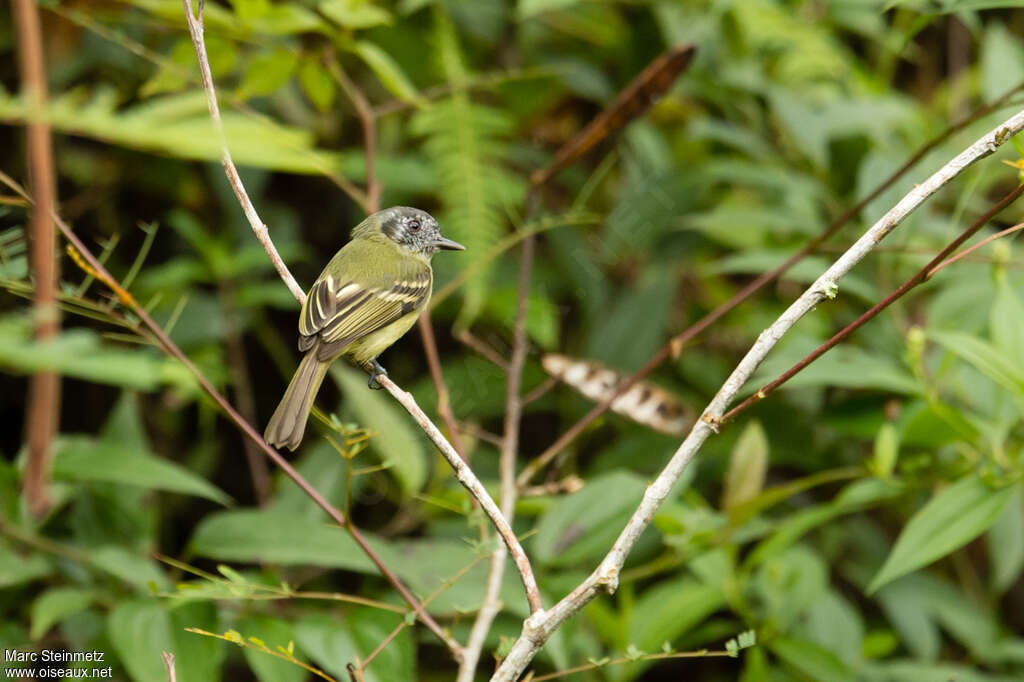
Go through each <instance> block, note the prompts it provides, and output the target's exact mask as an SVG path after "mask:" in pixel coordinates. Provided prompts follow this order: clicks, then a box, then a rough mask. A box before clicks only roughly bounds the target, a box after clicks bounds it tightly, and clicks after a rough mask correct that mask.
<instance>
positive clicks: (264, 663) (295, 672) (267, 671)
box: [236, 615, 309, 682]
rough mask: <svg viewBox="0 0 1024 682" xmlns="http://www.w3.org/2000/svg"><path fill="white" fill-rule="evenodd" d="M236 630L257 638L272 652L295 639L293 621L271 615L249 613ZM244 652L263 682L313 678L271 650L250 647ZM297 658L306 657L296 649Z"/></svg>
mask: <svg viewBox="0 0 1024 682" xmlns="http://www.w3.org/2000/svg"><path fill="white" fill-rule="evenodd" d="M236 629H237V630H238V631H239V632H240V633H241V634H242V636H243V637H244V638H246V639H247V640H248V639H249V638H250V637H255V638H256V639H258V640H260V641H261V642H263V644H265V645H266V647H267V648H268V649H270V650H272V651H277V650H278V649H277V647H279V646H280V647H285V648H287V647H288V643H289V642H291V641H293V640H294V638H295V635H294V634H293V626H292V624H291V623H290V622H288V621H286V620H281V619H279V618H272V617H270V616H263V615H257V616H249V617H248V618H246V619H244V620H242V621H241V622H239V623H238V626H237V628H236ZM242 653H243V654H244V655H245V660H246V662H247V663H248V664H249V667H250V668H251V669H252V671H253V673H254V674H255V675H256V679H258V680H259V681H260V682H304V681H305V680H306V679H307V678H308V677H309V673H307V672H306V671H305V670H304V669H303V668H302V667H300V666H298V665H296V664H295V663H292V662H290V661H284V660H281V659H280V658H277V657H276V656H271V655H270V654H268V653H264V652H262V651H258V650H256V649H251V648H249V647H246V648H244V649H242ZM295 657H296V658H298V659H300V660H302V655H301V652H296V653H295Z"/></svg>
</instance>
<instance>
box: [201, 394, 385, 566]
mask: <svg viewBox="0 0 1024 682" xmlns="http://www.w3.org/2000/svg"><path fill="white" fill-rule="evenodd" d="M363 390H366V387H365V386H363ZM370 544H371V545H374V548H375V549H378V550H381V549H383V550H384V551H386V549H387V548H386V547H382V544H383V543H381V542H379V541H376V540H372V539H371V540H370ZM189 546H190V548H191V550H192V551H193V552H195V553H196V554H201V555H203V556H207V557H211V558H213V559H218V560H221V561H246V562H255V563H274V564H284V565H287V566H291V565H313V566H327V567H330V568H343V569H346V570H350V571H357V572H359V573H376V572H377V569H376V567H375V566H374V565H373V563H372V562H371V561H370V560H369V559H368V558H366V555H365V554H364V553H363V551H362V550H361V549H360V548H359V546H358V545H357V544H356V543H355V541H354V540H353V539H352V538H351V536H350V535H349V534H348V532H346V531H345V530H344V529H342V528H339V527H337V526H329V525H325V524H323V523H317V522H315V521H310V520H308V519H306V518H305V517H303V516H301V515H296V514H285V513H281V512H275V511H260V510H251V509H245V510H239V511H228V512H220V513H217V514H210V515H208V516H206V518H204V519H203V521H202V522H201V523H200V524H199V527H198V528H196V531H195V533H194V534H193V535H192V540H191V542H190V543H189Z"/></svg>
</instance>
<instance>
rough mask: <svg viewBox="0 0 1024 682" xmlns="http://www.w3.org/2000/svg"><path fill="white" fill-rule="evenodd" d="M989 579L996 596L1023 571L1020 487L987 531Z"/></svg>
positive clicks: (1023, 495)
mask: <svg viewBox="0 0 1024 682" xmlns="http://www.w3.org/2000/svg"><path fill="white" fill-rule="evenodd" d="M986 539H987V541H988V542H987V544H988V558H989V567H990V574H989V577H990V580H991V583H992V587H993V589H994V590H995V591H996V592H997V593H1000V594H1001V593H1003V592H1005V591H1006V590H1007V589H1009V588H1010V587H1011V586H1012V585H1013V584H1014V583H1015V582H1017V580H1018V579H1019V578H1020V577H1021V571H1024V492H1022V490H1021V485H1020V484H1018V485H1016V486H1014V487H1013V493H1012V494H1011V495H1010V499H1009V501H1008V502H1007V503H1006V506H1005V507H1004V508H1003V511H1002V513H1001V514H999V516H998V517H997V518H996V520H995V523H993V524H992V527H991V528H989V531H988V536H987V538H986Z"/></svg>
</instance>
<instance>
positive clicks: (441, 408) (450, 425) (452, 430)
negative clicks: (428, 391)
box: [417, 310, 466, 460]
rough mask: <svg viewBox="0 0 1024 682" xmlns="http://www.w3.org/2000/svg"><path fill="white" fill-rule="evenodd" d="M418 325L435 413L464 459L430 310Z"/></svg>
mask: <svg viewBox="0 0 1024 682" xmlns="http://www.w3.org/2000/svg"><path fill="white" fill-rule="evenodd" d="M417 324H419V327H420V337H421V338H422V339H423V352H424V353H425V354H426V356H427V366H428V367H429V368H430V378H431V379H432V380H433V382H434V390H435V391H436V392H437V413H438V414H439V415H441V419H443V420H444V425H445V428H447V429H448V439H449V440H450V441H451V442H452V447H454V448H455V451H456V452H458V453H459V457H461V458H462V459H463V460H465V459H466V451H465V449H464V448H463V447H462V437H461V436H460V435H459V425H458V422H457V421H456V420H455V414H454V413H453V412H452V403H451V398H450V395H449V393H448V385H447V384H446V383H445V381H444V374H443V373H442V372H441V360H440V358H439V357H438V355H437V341H436V340H435V339H434V328H433V327H432V326H431V324H430V311H429V310H424V311H423V314H421V315H420V319H419V320H418V321H417Z"/></svg>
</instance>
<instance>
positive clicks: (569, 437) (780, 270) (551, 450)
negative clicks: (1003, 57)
mask: <svg viewBox="0 0 1024 682" xmlns="http://www.w3.org/2000/svg"><path fill="white" fill-rule="evenodd" d="M1022 89H1024V83H1019V84H1018V85H1016V86H1015V87H1013V88H1011V89H1010V90H1007V91H1006V92H1005V93H1003V94H1002V95H1000V96H999V97H998V98H996V99H995V100H993V101H992V102H990V103H989V104H986V105H985V106H983V107H981V108H979V109H977V110H976V111H974V112H973V113H972V114H971V115H970V116H968V117H967V118H965V119H963V120H962V121H960V122H959V123H957V124H955V125H953V126H950V127H949V128H947V129H946V130H944V131H943V132H942V133H940V134H939V135H938V136H936V137H934V138H932V139H931V140H929V141H928V142H926V143H925V144H924V145H922V146H921V147H920V148H919V149H918V150H917V151H916V152H914V153H913V154H912V155H911V156H910V158H909V159H907V160H906V162H904V164H903V165H902V166H900V167H899V168H898V169H896V170H895V171H894V172H893V173H892V174H891V175H890V176H889V177H887V178H886V179H885V180H883V181H882V182H881V183H880V184H879V185H878V186H877V187H875V189H873V190H872V191H871V192H870V193H868V195H867V196H865V197H864V198H863V199H861V200H860V201H858V202H857V203H856V204H854V205H853V206H852V207H851V208H850V209H849V210H847V211H846V212H845V213H843V214H842V215H840V216H839V217H838V218H836V219H835V220H833V221H832V222H831V223H829V225H828V226H827V227H826V228H825V230H824V232H822V233H821V234H820V235H818V236H817V237H815V238H814V239H812V240H811V241H809V242H808V243H807V244H805V245H804V246H803V247H802V248H801V249H799V250H798V251H797V252H796V253H794V254H793V255H792V256H790V257H789V258H787V259H786V260H785V262H783V263H782V264H781V265H778V266H777V267H775V268H773V269H772V270H769V271H768V272H765V273H763V274H761V275H758V276H757V277H756V278H754V279H753V280H752V281H751V282H749V283H748V284H747V285H746V286H744V287H743V288H742V289H740V290H739V291H737V292H736V293H735V294H733V295H732V296H731V297H730V298H729V299H728V300H727V301H725V302H724V303H721V304H719V305H718V306H716V307H715V308H714V309H713V310H712V311H711V312H709V313H708V314H707V315H705V316H704V317H702V318H701V319H700V320H698V321H697V322H695V323H693V324H692V325H690V326H689V327H687V328H686V329H684V330H683V331H682V332H680V333H679V334H676V335H675V336H674V337H672V338H671V339H669V341H668V343H666V344H665V345H664V346H662V347H661V348H659V349H658V350H657V351H655V353H654V355H652V356H651V357H650V358H649V359H648V360H647V362H645V363H644V364H643V366H642V367H641V368H640V369H638V370H637V371H636V372H634V373H633V374H632V375H630V376H628V377H626V378H625V379H624V380H623V381H622V382H620V383H619V385H618V386H616V387H615V389H614V390H613V391H612V392H611V393H610V394H609V395H608V397H607V398H605V399H604V400H603V401H602V402H600V403H598V404H597V405H595V406H594V407H593V408H591V409H590V411H589V412H587V413H586V414H585V415H583V417H581V418H580V419H579V421H577V422H576V423H575V424H573V425H572V426H571V427H569V428H568V429H567V430H566V431H565V432H564V433H562V435H561V436H559V437H558V438H557V439H556V440H555V442H554V443H552V444H551V445H550V446H548V447H547V448H546V449H545V450H544V451H543V452H542V453H541V454H539V455H537V457H535V458H534V459H533V460H531V461H530V462H529V463H528V464H527V465H526V466H525V467H524V468H523V470H522V471H521V472H520V473H519V478H518V479H517V481H516V482H517V484H518V485H519V487H523V486H525V485H528V484H529V482H530V479H531V478H533V477H534V476H535V475H536V474H537V473H538V472H539V471H540V470H541V469H543V468H544V467H545V466H547V464H548V463H549V462H550V461H551V460H552V459H554V458H555V457H556V456H557V455H558V454H559V453H560V452H562V450H564V449H565V448H566V446H568V445H569V443H571V442H572V441H574V440H575V439H576V438H577V437H578V436H579V435H580V434H581V433H583V431H584V430H586V428H587V427H588V426H590V425H591V424H592V423H594V421H595V420H596V419H597V418H598V417H600V416H601V415H603V414H604V413H605V412H607V411H608V410H609V409H610V408H611V406H612V403H614V402H615V399H616V398H618V397H619V396H621V395H623V394H624V393H625V392H626V391H628V390H629V389H630V388H632V387H633V386H635V385H636V383H637V382H638V381H641V380H642V379H644V378H645V377H646V376H647V375H648V374H650V373H651V372H653V371H654V370H655V369H656V368H657V367H659V366H660V365H661V363H663V362H664V361H665V360H667V359H668V358H670V357H676V356H678V355H679V352H680V350H681V349H682V348H683V347H684V346H686V344H687V343H689V342H690V341H691V340H693V339H694V338H695V337H696V336H697V335H699V334H700V333H702V332H703V331H704V330H705V329H707V328H708V327H710V326H711V325H712V324H714V323H715V322H717V321H718V320H719V319H721V318H722V317H724V316H725V315H726V313H728V312H730V311H731V310H732V309H733V308H736V307H737V306H738V305H740V304H741V303H743V302H744V301H746V300H747V299H748V298H750V297H751V296H753V295H754V294H755V293H757V292H758V291H760V290H761V289H762V288H763V287H764V286H765V285H767V284H769V283H771V282H773V281H775V280H776V279H777V278H778V277H780V276H782V275H783V274H784V273H786V272H788V271H789V269H790V268H792V267H793V266H794V265H796V264H797V263H799V262H800V261H802V260H803V259H804V258H805V257H807V256H808V255H810V254H811V253H814V252H815V251H816V250H817V249H818V247H819V246H821V244H822V243H824V242H825V241H827V240H828V239H830V238H831V237H832V236H833V235H835V234H836V233H837V232H838V231H839V230H840V229H842V228H843V227H844V226H845V225H846V224H847V223H848V222H850V220H852V219H853V218H855V217H856V216H857V215H859V214H860V212H861V211H862V210H864V207H866V206H867V205H868V204H870V203H871V202H872V201H874V200H875V199H877V198H878V197H879V196H881V194H882V193H883V192H885V191H886V190H887V189H889V188H890V187H891V186H892V185H893V184H894V183H895V182H896V181H897V180H899V179H900V178H901V177H903V175H904V174H905V173H907V171H909V170H910V169H911V168H913V167H914V166H916V165H917V163H918V162H919V161H920V160H921V159H923V158H924V157H925V156H926V155H927V154H928V153H929V152H931V151H932V150H933V149H935V148H936V147H938V146H939V145H940V144H942V143H943V142H945V141H946V140H948V139H949V138H950V137H952V136H953V135H954V134H955V133H957V132H959V131H960V130H963V129H964V128H966V127H967V126H969V125H970V124H972V123H974V122H975V121H977V120H979V119H981V118H982V117H984V116H986V115H988V114H989V113H991V112H993V111H995V110H996V109H999V108H1000V107H1002V106H1003V105H1004V104H1005V103H1007V102H1008V101H1009V100H1010V99H1011V98H1012V97H1013V96H1014V95H1016V94H1017V93H1018V92H1020V91H1021V90H1022ZM844 251H845V249H844Z"/></svg>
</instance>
